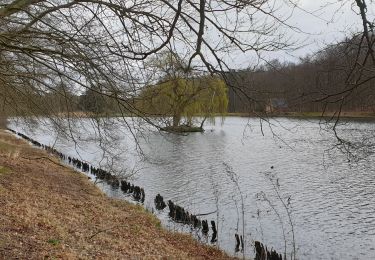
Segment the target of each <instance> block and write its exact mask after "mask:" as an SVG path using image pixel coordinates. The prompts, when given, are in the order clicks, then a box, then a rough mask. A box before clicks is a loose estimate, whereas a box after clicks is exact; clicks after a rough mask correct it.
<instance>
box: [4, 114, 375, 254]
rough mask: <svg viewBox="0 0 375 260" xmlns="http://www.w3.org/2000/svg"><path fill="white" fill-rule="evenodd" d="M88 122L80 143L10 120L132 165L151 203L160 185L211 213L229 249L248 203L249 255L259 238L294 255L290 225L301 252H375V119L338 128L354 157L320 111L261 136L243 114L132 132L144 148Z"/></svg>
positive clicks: (96, 157) (59, 142)
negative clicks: (169, 129) (194, 126)
mask: <svg viewBox="0 0 375 260" xmlns="http://www.w3.org/2000/svg"><path fill="white" fill-rule="evenodd" d="M91 124H92V122H90V121H85V122H83V123H82V124H79V125H75V126H74V127H75V128H76V129H79V130H77V131H78V132H77V133H74V135H75V137H76V140H77V142H76V143H74V142H72V141H71V140H67V139H66V138H64V137H63V135H61V134H58V132H59V131H54V130H51V129H50V128H49V127H48V126H45V125H44V126H40V125H39V126H38V127H34V130H30V129H29V128H28V127H25V124H24V123H23V122H20V121H18V122H16V121H15V122H13V123H12V125H11V128H13V129H15V130H17V131H20V132H23V133H25V134H27V135H29V136H30V137H32V138H34V139H36V140H38V141H39V142H41V143H44V144H48V145H51V146H52V145H54V146H55V148H56V149H58V150H60V151H62V152H63V153H65V154H67V155H71V156H75V157H78V158H79V157H81V158H82V160H85V161H88V162H89V163H92V164H93V165H95V166H100V167H103V168H107V169H109V168H108V167H109V165H111V169H112V170H114V171H117V172H121V174H125V175H127V174H129V171H130V170H131V169H134V170H136V171H137V172H136V174H135V175H134V176H133V177H132V179H131V180H130V181H131V182H133V183H134V184H137V185H139V186H141V187H143V188H144V189H145V192H146V202H145V206H146V207H147V208H149V209H151V208H153V207H154V205H153V199H154V197H155V195H156V194H158V193H160V194H161V195H162V196H163V197H164V199H165V200H166V201H167V200H168V199H171V200H172V201H174V202H175V203H177V204H179V205H181V206H183V207H184V208H185V209H188V210H189V212H191V213H194V214H208V215H205V216H202V217H201V219H207V220H215V222H218V230H219V231H218V232H219V236H218V241H217V244H218V245H219V246H220V247H221V248H223V249H225V250H226V251H227V252H228V253H230V254H236V253H235V239H234V235H235V233H238V234H242V224H243V220H242V213H241V212H242V208H243V209H244V222H245V228H244V231H245V242H246V244H248V246H247V247H246V251H245V253H246V255H248V256H252V254H253V248H252V247H251V246H250V244H251V243H252V242H253V241H254V240H259V241H261V242H263V243H264V244H265V245H267V246H268V248H274V249H276V250H277V251H278V252H279V253H284V250H285V242H284V241H286V242H287V243H286V252H287V254H288V255H289V256H290V253H291V252H292V250H293V247H292V244H293V232H292V228H293V230H294V235H295V238H294V240H295V245H296V250H297V256H298V259H375V156H374V153H373V152H374V149H375V148H374V147H375V146H374V147H371V144H373V142H374V139H375V122H371V121H348V122H346V124H344V125H342V126H340V127H339V131H338V133H339V135H340V136H341V137H343V138H345V139H347V140H350V141H351V142H352V144H353V145H354V146H355V148H356V149H355V150H350V151H349V152H353V153H354V154H352V155H354V156H355V157H354V158H353V157H351V156H349V157H348V153H342V152H340V151H339V150H338V149H336V148H335V145H336V144H337V140H336V139H335V138H334V137H333V135H332V132H327V131H325V130H324V127H325V126H324V125H323V126H322V125H319V120H315V119H314V120H303V119H287V118H277V119H273V120H272V127H271V128H270V125H268V124H264V125H263V133H264V135H263V134H262V131H261V127H260V125H259V119H255V118H254V119H248V118H240V117H228V118H226V120H225V122H224V124H223V125H221V124H220V120H219V119H218V120H217V123H216V125H207V126H206V131H205V132H204V133H192V134H189V135H176V134H166V133H164V134H161V133H158V132H156V131H151V130H150V131H146V132H144V131H142V133H144V134H143V135H141V134H140V133H137V131H134V132H133V134H134V135H135V136H137V138H138V141H139V146H140V148H141V149H142V154H141V153H140V151H139V149H137V146H136V145H135V142H134V138H133V135H132V133H131V132H130V131H129V130H128V129H126V127H125V126H123V124H122V123H121V122H117V120H116V119H113V122H112V124H109V125H108V130H107V132H106V134H109V135H111V136H112V138H113V140H112V139H111V140H104V141H103V142H102V143H98V142H97V138H98V136H99V134H100V133H98V132H97V131H95V130H94V129H93V128H91V127H90V126H91ZM101 134H103V133H101ZM105 141H107V142H105ZM101 148H102V149H101ZM103 151H104V152H103ZM358 158H360V159H361V160H357V159H358ZM121 170H122V171H121ZM101 187H102V188H103V189H105V191H106V192H107V193H108V194H109V195H110V196H114V197H125V195H123V194H122V193H121V191H119V190H112V189H110V188H109V187H106V186H105V185H101ZM241 195H242V198H243V200H241ZM242 201H243V203H242ZM288 212H289V214H288ZM155 213H156V214H157V215H158V216H159V217H160V218H161V219H162V222H163V223H164V225H165V226H166V227H167V228H169V229H172V230H178V231H185V232H191V233H193V234H194V236H195V237H197V238H198V239H200V240H202V241H208V243H210V242H209V240H210V237H204V236H202V235H201V233H200V231H195V230H190V228H189V227H187V226H183V225H180V224H175V223H173V222H172V221H170V220H169V219H168V217H167V208H166V209H165V210H164V211H163V212H155ZM289 217H290V219H289ZM291 223H292V225H291ZM237 254H239V255H241V253H240V252H239V253H237ZM289 258H290V257H289Z"/></svg>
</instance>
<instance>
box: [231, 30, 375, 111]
mask: <svg viewBox="0 0 375 260" xmlns="http://www.w3.org/2000/svg"><path fill="white" fill-rule="evenodd" d="M361 42H362V41H361V39H360V37H353V38H347V39H345V40H343V41H342V42H340V43H338V44H334V45H330V46H327V47H326V48H324V49H322V50H320V51H318V52H317V53H315V54H314V55H310V56H306V57H304V58H300V61H299V62H297V63H280V62H279V61H278V60H272V61H270V62H268V63H267V64H266V65H263V66H260V67H259V68H257V69H256V70H253V69H249V70H240V71H231V72H230V73H228V75H227V78H228V82H229V85H230V86H231V87H230V88H229V91H228V95H229V106H228V112H250V113H251V112H271V113H277V112H322V111H325V112H336V111H339V110H340V111H350V112H371V113H373V112H375V77H374V74H375V73H374V71H373V68H371V66H370V64H371V62H373V61H371V60H370V58H369V60H368V61H367V64H368V67H366V64H365V66H362V65H361V64H359V62H358V60H360V59H361V58H363V57H365V56H366V55H367V53H366V52H368V51H369V50H368V49H367V48H366V47H365V46H359V45H360V44H361ZM358 47H360V48H358ZM358 50H359V51H358ZM370 51H371V50H370ZM359 65H361V66H359Z"/></svg>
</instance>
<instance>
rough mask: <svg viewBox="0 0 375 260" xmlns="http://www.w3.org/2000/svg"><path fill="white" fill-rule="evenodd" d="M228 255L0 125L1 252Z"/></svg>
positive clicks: (5, 255) (11, 255)
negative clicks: (171, 227)
mask: <svg viewBox="0 0 375 260" xmlns="http://www.w3.org/2000/svg"><path fill="white" fill-rule="evenodd" d="M15 258H18V259H42V258H47V259H56V258H62V259H77V258H80V259H144V258H146V259H154V258H157V259H160V258H167V259H176V258H178V259H190V258H194V259H230V257H228V256H227V255H225V254H224V253H223V252H221V251H219V250H217V249H215V248H212V247H208V246H204V245H201V244H199V243H198V242H196V241H195V240H193V239H192V238H191V237H190V236H188V235H183V234H176V233H172V232H169V231H166V230H164V229H162V228H161V227H160V222H159V221H158V220H157V219H156V218H155V217H154V216H152V215H151V214H149V213H147V212H145V211H144V210H143V209H142V208H141V207H138V206H135V205H132V204H130V203H128V202H126V201H119V200H114V199H110V198H108V197H106V196H105V195H104V194H103V193H102V192H101V191H100V190H99V189H98V188H97V187H96V186H95V185H94V184H93V183H91V182H90V181H89V180H88V179H87V177H86V176H84V175H83V174H80V173H77V172H75V171H73V170H72V169H70V168H67V167H65V166H63V165H61V164H60V163H59V160H58V159H57V158H55V157H53V156H50V155H48V154H47V153H46V152H44V151H42V150H39V149H36V148H33V147H31V146H30V145H28V144H27V143H26V142H25V141H23V140H20V139H17V138H15V137H14V136H12V135H10V134H8V133H6V132H0V259H15Z"/></svg>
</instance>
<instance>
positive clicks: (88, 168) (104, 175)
mask: <svg viewBox="0 0 375 260" xmlns="http://www.w3.org/2000/svg"><path fill="white" fill-rule="evenodd" d="M8 130H9V131H11V132H12V133H14V134H16V135H18V136H20V137H22V138H23V139H25V140H27V141H29V142H30V143H31V144H33V145H35V146H37V147H39V148H41V149H43V150H46V151H47V152H49V153H51V154H54V155H56V156H58V157H59V158H60V159H61V160H64V161H66V162H67V163H69V164H70V165H72V166H74V167H75V168H76V169H78V170H80V171H82V172H86V173H91V174H92V175H94V176H96V178H98V179H99V180H102V181H105V182H106V183H107V184H109V185H110V186H111V187H112V188H115V189H116V188H119V187H120V185H121V190H122V191H123V192H124V193H126V194H131V195H132V196H133V198H134V200H136V201H139V202H142V203H143V202H144V201H145V191H144V189H143V188H141V187H139V186H136V185H133V184H131V183H129V182H127V181H125V180H121V181H120V180H119V178H118V177H117V176H116V175H113V174H111V173H110V172H108V171H106V170H104V169H101V168H96V167H94V166H92V165H90V164H88V163H87V162H84V161H81V160H80V159H77V158H74V157H70V156H66V155H65V154H63V153H61V152H59V151H57V150H56V149H54V148H52V147H50V146H48V145H44V144H41V143H39V142H38V141H36V140H34V139H32V138H30V137H28V136H27V135H24V134H22V133H20V132H16V131H14V130H13V129H10V128H8Z"/></svg>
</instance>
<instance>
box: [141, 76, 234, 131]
mask: <svg viewBox="0 0 375 260" xmlns="http://www.w3.org/2000/svg"><path fill="white" fill-rule="evenodd" d="M139 103H140V104H139V107H140V109H142V110H143V111H145V112H146V113H148V114H151V115H159V116H172V118H173V126H178V125H180V123H181V120H182V118H183V117H184V118H185V119H186V122H185V124H187V125H191V124H192V117H194V116H203V117H204V118H211V119H213V116H214V115H215V114H222V115H223V114H225V113H226V111H227V107H228V97H227V86H226V84H225V83H224V81H223V80H221V79H220V78H218V77H208V76H206V77H200V78H195V79H185V78H181V77H179V78H174V79H170V80H168V81H166V82H163V83H160V84H158V85H154V86H148V87H146V88H145V89H144V90H143V92H142V93H141V95H140V102H139Z"/></svg>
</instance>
